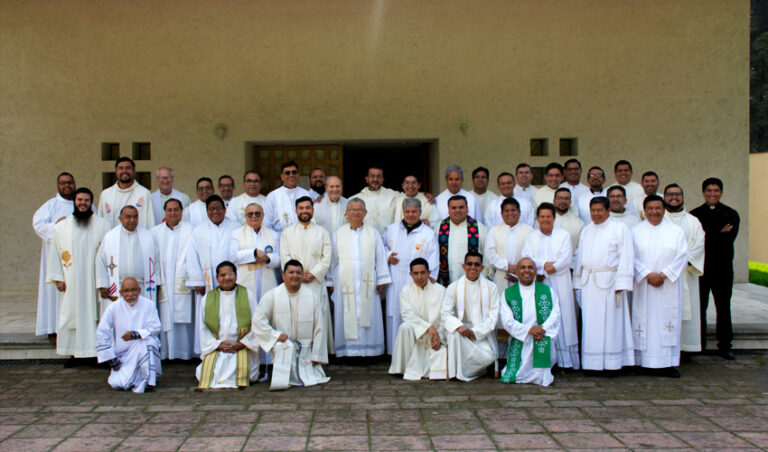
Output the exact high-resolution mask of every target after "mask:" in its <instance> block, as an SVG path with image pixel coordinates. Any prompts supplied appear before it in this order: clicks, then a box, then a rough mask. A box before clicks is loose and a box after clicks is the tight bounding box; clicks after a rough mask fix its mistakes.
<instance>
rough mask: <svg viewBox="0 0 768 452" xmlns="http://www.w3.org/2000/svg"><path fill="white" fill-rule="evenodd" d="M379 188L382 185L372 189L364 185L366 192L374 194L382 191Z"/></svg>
mask: <svg viewBox="0 0 768 452" xmlns="http://www.w3.org/2000/svg"><path fill="white" fill-rule="evenodd" d="M381 188H382V187H379V188H377V189H376V190H374V189H372V188H371V187H365V191H366V192H368V193H371V194H374V195H378V194H379V193H381V192H382V190H381Z"/></svg>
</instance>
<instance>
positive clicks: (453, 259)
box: [437, 195, 488, 287]
mask: <svg viewBox="0 0 768 452" xmlns="http://www.w3.org/2000/svg"><path fill="white" fill-rule="evenodd" d="M448 208H449V211H450V215H449V216H448V218H446V219H444V220H443V221H441V222H440V225H439V227H438V230H437V243H438V247H439V253H440V254H439V259H440V268H439V270H438V273H437V282H439V283H440V284H442V285H443V286H445V287H447V286H448V284H450V283H452V282H454V281H456V280H458V279H459V278H462V277H463V276H464V270H463V262H464V256H465V255H466V254H467V252H468V251H475V252H478V253H479V252H480V251H482V250H484V249H485V239H486V236H487V234H488V230H487V229H485V226H483V224H482V223H480V221H479V220H476V219H474V218H472V217H470V216H469V215H468V214H467V200H466V198H464V197H463V196H461V195H455V196H452V197H451V199H449V200H448Z"/></svg>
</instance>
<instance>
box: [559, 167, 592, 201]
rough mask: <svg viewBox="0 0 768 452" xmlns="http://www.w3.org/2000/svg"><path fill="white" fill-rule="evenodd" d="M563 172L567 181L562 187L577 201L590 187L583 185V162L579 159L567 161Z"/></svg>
mask: <svg viewBox="0 0 768 452" xmlns="http://www.w3.org/2000/svg"><path fill="white" fill-rule="evenodd" d="M563 172H564V173H565V181H563V183H562V184H560V186H561V187H563V188H567V189H568V190H570V191H571V199H572V200H576V199H577V198H578V197H579V196H581V195H583V194H584V193H586V192H587V191H588V190H589V187H587V186H586V185H584V184H582V183H581V162H580V161H579V160H578V159H568V160H566V161H565V163H563ZM574 207H575V206H574Z"/></svg>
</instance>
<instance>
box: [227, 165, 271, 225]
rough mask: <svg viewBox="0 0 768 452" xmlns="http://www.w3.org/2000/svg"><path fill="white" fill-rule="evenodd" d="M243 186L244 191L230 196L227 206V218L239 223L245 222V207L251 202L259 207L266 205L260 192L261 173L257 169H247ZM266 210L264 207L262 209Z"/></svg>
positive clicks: (264, 198) (265, 200)
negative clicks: (238, 194) (230, 199)
mask: <svg viewBox="0 0 768 452" xmlns="http://www.w3.org/2000/svg"><path fill="white" fill-rule="evenodd" d="M243 188H245V192H243V194H241V195H240V196H236V197H234V198H232V201H231V202H230V203H229V205H228V206H227V218H229V219H230V220H232V221H234V222H235V223H237V224H239V225H241V226H242V225H244V224H245V208H246V207H248V206H249V205H251V204H254V203H255V204H258V205H260V206H261V207H265V206H266V205H267V197H266V196H264V195H262V194H261V175H260V174H259V173H258V171H255V170H248V171H246V172H245V175H244V176H243ZM264 210H265V211H266V208H265V209H264Z"/></svg>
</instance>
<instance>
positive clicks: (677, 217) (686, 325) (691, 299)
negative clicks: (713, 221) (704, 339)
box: [664, 184, 704, 362]
mask: <svg viewBox="0 0 768 452" xmlns="http://www.w3.org/2000/svg"><path fill="white" fill-rule="evenodd" d="M664 207H666V209H667V213H666V215H664V216H665V217H666V219H667V220H669V221H671V222H672V223H674V224H676V225H678V226H680V227H681V228H682V229H683V232H684V233H685V240H686V243H687V244H688V265H687V267H686V269H685V274H684V275H683V276H682V285H683V304H682V311H681V316H680V318H681V319H682V324H681V326H680V352H681V356H680V358H681V360H682V361H683V362H686V361H690V359H691V354H692V353H696V352H700V351H701V318H700V316H701V303H700V302H699V276H701V275H702V274H704V228H703V227H702V226H701V222H699V219H698V218H696V217H694V216H693V215H691V214H690V213H688V212H686V211H685V199H684V196H683V189H682V188H681V187H680V186H679V185H677V184H669V185H667V186H666V187H665V188H664Z"/></svg>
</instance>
